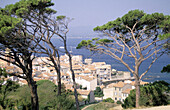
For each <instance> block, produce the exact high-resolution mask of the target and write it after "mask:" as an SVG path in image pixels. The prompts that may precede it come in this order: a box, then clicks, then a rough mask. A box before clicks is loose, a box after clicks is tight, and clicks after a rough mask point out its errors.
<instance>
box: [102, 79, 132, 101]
mask: <svg viewBox="0 0 170 110" xmlns="http://www.w3.org/2000/svg"><path fill="white" fill-rule="evenodd" d="M126 89H132V85H131V84H128V83H127V84H126V83H124V82H121V81H120V82H118V83H111V84H109V85H108V86H107V87H106V88H104V89H103V94H104V97H103V98H104V99H106V98H112V99H113V100H115V101H118V100H119V101H123V100H124V99H125V97H122V96H123V93H122V91H125V90H126Z"/></svg>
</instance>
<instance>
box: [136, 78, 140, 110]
mask: <svg viewBox="0 0 170 110" xmlns="http://www.w3.org/2000/svg"><path fill="white" fill-rule="evenodd" d="M135 89H136V108H139V98H140V80H139V77H138V76H135Z"/></svg>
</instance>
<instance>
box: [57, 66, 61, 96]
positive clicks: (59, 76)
mask: <svg viewBox="0 0 170 110" xmlns="http://www.w3.org/2000/svg"><path fill="white" fill-rule="evenodd" d="M57 84H58V92H57V95H61V73H60V69H59V70H58V71H57Z"/></svg>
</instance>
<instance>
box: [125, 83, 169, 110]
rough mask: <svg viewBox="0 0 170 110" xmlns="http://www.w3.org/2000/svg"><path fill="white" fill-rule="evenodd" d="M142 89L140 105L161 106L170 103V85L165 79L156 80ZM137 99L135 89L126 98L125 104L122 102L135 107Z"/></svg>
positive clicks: (126, 105) (129, 106) (128, 106)
mask: <svg viewBox="0 0 170 110" xmlns="http://www.w3.org/2000/svg"><path fill="white" fill-rule="evenodd" d="M140 90H141V97H140V100H139V104H140V106H159V105H167V104H170V102H168V100H169V99H168V98H169V96H168V94H169V92H170V86H169V84H168V83H166V82H164V81H156V82H154V83H152V84H148V85H145V86H141V87H140ZM135 101H136V97H135V90H132V91H131V92H130V94H129V96H128V97H127V98H126V99H125V101H124V104H122V107H123V108H133V107H135Z"/></svg>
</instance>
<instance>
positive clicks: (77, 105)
mask: <svg viewBox="0 0 170 110" xmlns="http://www.w3.org/2000/svg"><path fill="white" fill-rule="evenodd" d="M66 53H67V55H68V57H69V64H70V71H71V73H72V80H73V86H74V96H75V100H76V108H77V110H80V108H79V101H78V95H77V89H76V87H77V86H76V81H75V74H74V71H73V69H72V58H71V55H70V53H68V51H66Z"/></svg>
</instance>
